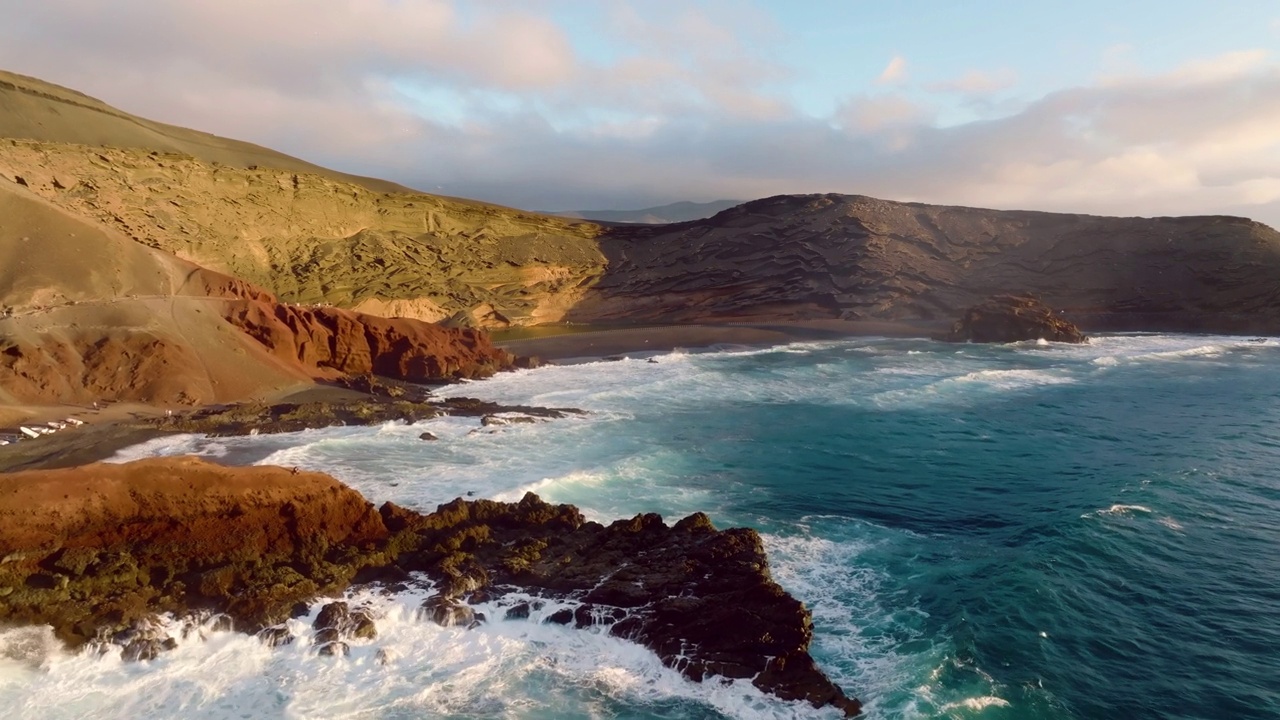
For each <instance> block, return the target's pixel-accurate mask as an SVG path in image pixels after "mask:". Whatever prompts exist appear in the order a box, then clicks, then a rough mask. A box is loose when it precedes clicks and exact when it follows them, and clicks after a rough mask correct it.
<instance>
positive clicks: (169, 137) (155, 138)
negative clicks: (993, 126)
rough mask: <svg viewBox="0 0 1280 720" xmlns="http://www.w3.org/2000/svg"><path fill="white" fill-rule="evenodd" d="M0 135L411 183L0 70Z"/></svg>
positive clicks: (381, 185)
mask: <svg viewBox="0 0 1280 720" xmlns="http://www.w3.org/2000/svg"><path fill="white" fill-rule="evenodd" d="M0 137H7V138H21V139H26V140H38V141H46V142H67V143H79V144H82V145H93V146H110V147H132V148H147V149H148V150H157V151H160V152H172V153H180V154H183V155H189V156H192V157H197V158H200V159H201V160H204V161H206V162H210V163H218V164H222V165H229V166H232V167H239V168H247V167H250V166H253V165H263V166H267V167H273V168H279V169H281V170H296V171H298V172H308V173H316V174H319V175H324V176H327V177H331V178H334V179H337V180H341V181H343V182H352V183H356V184H359V185H362V186H364V187H367V188H369V189H370V190H375V191H378V192H402V191H408V188H406V187H404V186H402V185H398V184H396V183H393V182H388V181H386V180H379V179H377V178H368V177H361V176H358V175H349V174H347V173H341V172H337V171H335V170H330V169H328V168H324V167H321V166H319V165H314V164H312V163H309V162H307V161H305V160H300V159H298V158H295V157H291V156H289V155H285V154H284V153H281V152H276V151H275V150H272V149H270V148H265V147H262V146H260V145H254V144H253V143H247V142H243V141H240V140H232V139H229V138H224V137H219V136H217V135H211V134H209V133H206V132H200V131H198V130H190V129H188V128H184V127H178V126H176V125H168V124H165V123H160V122H155V121H154V120H147V119H145V118H140V117H138V116H136V115H130V114H129V113H126V112H123V111H121V110H118V109H116V108H114V107H112V106H110V105H108V104H106V103H104V102H102V101H101V100H98V99H96V98H92V97H89V96H88V95H85V94H83V93H80V92H76V91H75V90H70V89H67V88H64V87H61V86H59V85H54V84H53V83H50V82H45V81H44V80H39V79H37V78H33V77H27V76H25V75H18V74H16V73H11V72H5V71H3V70H0Z"/></svg>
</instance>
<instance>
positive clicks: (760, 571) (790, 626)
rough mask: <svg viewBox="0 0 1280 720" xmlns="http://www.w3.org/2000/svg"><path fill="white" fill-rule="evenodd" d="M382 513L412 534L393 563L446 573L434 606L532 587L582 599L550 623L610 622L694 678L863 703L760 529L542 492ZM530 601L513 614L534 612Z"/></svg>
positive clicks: (613, 629) (818, 700) (819, 702)
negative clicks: (830, 661) (836, 673)
mask: <svg viewBox="0 0 1280 720" xmlns="http://www.w3.org/2000/svg"><path fill="white" fill-rule="evenodd" d="M381 512H382V515H383V518H384V520H385V522H386V523H387V526H388V527H389V528H392V529H393V530H402V531H408V532H409V533H411V534H412V535H413V536H416V538H415V540H414V544H413V548H412V549H410V550H408V551H407V552H405V553H404V554H402V555H401V556H400V557H399V558H398V559H397V561H396V565H397V567H398V568H399V569H402V570H425V571H427V572H429V573H432V574H433V575H434V576H435V577H437V578H438V579H439V581H440V587H441V588H442V591H441V593H440V595H439V596H437V597H439V598H441V600H437V601H435V602H436V603H437V605H436V606H435V607H436V608H437V609H436V612H439V608H440V607H441V605H440V603H445V602H448V601H450V600H454V601H455V602H456V599H466V598H475V597H481V598H484V599H492V598H495V597H499V598H500V597H501V596H502V595H503V594H504V593H507V592H510V591H513V590H522V591H534V592H537V593H538V594H539V595H540V596H542V597H543V598H544V599H546V601H548V602H549V601H551V600H553V599H554V600H558V601H561V602H564V601H570V602H571V604H572V605H574V606H575V607H574V609H572V610H568V609H565V610H562V611H561V612H560V613H559V616H557V615H552V616H551V617H549V618H548V620H549V621H552V622H561V623H564V624H570V623H572V624H574V625H577V626H578V627H584V626H591V625H604V626H606V627H607V628H608V631H609V632H610V633H611V634H613V635H617V636H619V637H622V638H626V639H630V640H633V641H635V642H638V643H640V644H642V645H644V646H646V647H648V648H650V649H652V650H653V651H654V652H655V653H657V654H658V656H659V657H661V658H662V660H663V662H664V663H666V664H667V665H669V666H671V667H673V668H676V669H677V670H679V671H680V672H682V673H683V674H684V675H685V676H686V677H688V678H690V679H692V680H695V681H699V682H700V681H702V680H704V679H707V678H710V677H712V676H718V677H726V678H740V679H750V680H751V681H752V682H753V683H754V684H755V685H756V686H757V687H759V688H760V689H761V690H764V691H765V692H768V693H772V694H774V695H777V696H779V697H782V698H784V699H787V700H804V701H807V702H809V703H811V704H813V705H814V706H816V707H823V706H827V705H833V706H836V707H838V708H840V709H841V710H842V711H844V712H845V713H846V714H849V715H853V714H857V712H858V710H859V707H860V705H859V703H858V701H857V700H855V699H853V698H849V697H847V696H845V694H844V693H843V691H841V690H840V688H838V687H836V686H835V685H834V684H833V683H831V681H830V680H829V679H827V678H826V676H825V675H823V674H822V672H821V671H820V670H819V669H818V668H817V667H816V665H815V664H814V661H813V658H812V657H811V656H810V655H809V652H808V649H809V642H810V640H811V639H812V636H813V623H812V618H811V617H810V615H809V611H808V610H807V609H805V607H804V606H803V605H802V604H801V603H800V602H799V601H797V600H796V599H795V598H793V597H791V596H790V595H788V594H787V593H786V591H784V590H783V589H782V588H781V587H780V586H779V585H778V584H777V583H775V582H774V581H773V580H772V578H770V576H769V563H768V559H767V558H766V556H765V553H764V547H763V545H762V544H761V540H760V536H759V535H758V534H757V533H756V532H755V531H754V530H747V529H732V530H716V529H715V527H714V526H713V525H712V524H711V521H710V519H708V518H707V516H706V515H703V514H701V513H699V514H695V515H691V516H689V517H687V518H685V519H683V520H681V521H680V522H678V523H676V524H675V525H674V526H668V525H666V524H665V523H663V521H662V518H661V517H659V516H658V515H654V514H649V515H640V516H637V517H634V518H632V519H630V520H619V521H617V522H614V523H613V524H611V525H608V526H602V525H599V524H597V523H593V522H585V521H584V520H583V518H582V516H581V514H580V513H579V512H578V511H577V510H576V509H574V508H572V507H570V506H566V505H561V506H555V507H553V506H550V505H547V504H546V503H543V502H542V501H540V500H539V499H538V498H537V497H536V496H534V495H532V494H529V495H526V496H525V497H524V499H523V500H521V501H520V502H519V503H516V504H506V503H495V502H490V501H486V500H477V501H475V502H464V501H462V500H455V501H454V502H452V503H449V504H448V505H443V506H441V507H440V508H439V509H438V510H437V511H436V512H435V513H433V514H431V515H426V516H414V515H413V514H412V513H408V512H406V511H404V510H403V509H401V508H397V507H395V506H392V505H389V504H388V505H385V506H383V508H382V510H381ZM523 602H524V601H516V602H512V603H511V604H510V610H509V611H508V616H509V617H520V616H522V615H523V616H526V617H527V616H528V614H529V608H528V607H527V606H526V607H523V608H522V607H519V606H520V605H522V604H523ZM511 611H514V614H511Z"/></svg>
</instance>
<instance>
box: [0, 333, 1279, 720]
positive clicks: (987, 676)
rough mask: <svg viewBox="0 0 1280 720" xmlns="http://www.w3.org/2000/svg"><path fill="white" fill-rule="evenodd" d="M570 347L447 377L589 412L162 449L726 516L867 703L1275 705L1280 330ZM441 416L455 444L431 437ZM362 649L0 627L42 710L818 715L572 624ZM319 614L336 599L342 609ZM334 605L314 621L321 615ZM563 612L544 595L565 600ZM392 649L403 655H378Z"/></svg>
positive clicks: (1175, 708) (908, 714)
mask: <svg viewBox="0 0 1280 720" xmlns="http://www.w3.org/2000/svg"><path fill="white" fill-rule="evenodd" d="M653 360H655V361H656V362H649V361H648V360H647V359H644V358H631V359H626V360H622V361H617V362H594V363H586V364H578V365H566V366H554V367H545V368H540V369H537V370H530V371H519V372H514V373H509V374H504V375H501V376H499V377H497V378H493V379H490V380H485V381H481V382H474V383H465V384H460V385H455V386H450V387H448V388H445V389H444V390H442V391H441V394H445V395H463V396H470V397H478V398H483V399H488V400H496V401H501V402H504V403H522V404H535V405H547V406H561V407H576V408H582V409H584V410H587V411H589V412H588V414H587V415H584V416H582V417H571V418H567V419H562V420H554V421H549V422H544V423H538V424H533V425H512V426H504V427H494V428H481V427H480V425H479V422H478V421H477V420H476V419H465V418H441V419H436V420H431V421H428V422H424V423H420V424H418V425H415V426H412V427H409V426H404V425H397V424H387V425H384V426H380V427H370V428H332V429H326V430H316V431H307V432H303V433H297V434H291V435H279V436H257V437H245V438H234V439H216V440H215V439H206V438H202V437H196V436H177V437H169V438H163V439H160V440H156V441H153V442H150V443H147V444H145V445H142V446H138V447H134V448H130V449H128V450H126V451H123V452H122V453H120V454H119V455H118V457H117V458H116V459H117V460H126V459H130V458H136V457H143V456H152V455H168V454H180V453H198V454H202V455H207V456H212V457H216V458H220V459H221V460H222V461H224V462H232V463H270V464H280V465H287V466H299V467H303V468H308V469H316V470H323V471H326V472H330V473H332V474H333V475H335V476H337V477H338V478H340V479H342V480H343V481H345V482H347V483H348V484H350V485H352V486H353V487H355V488H356V489H358V490H359V491H360V492H362V493H364V495H365V496H366V497H368V498H369V499H370V500H371V501H373V502H375V503H381V502H383V501H386V500H391V501H394V502H396V503H400V504H402V505H406V506H410V507H414V508H417V509H420V510H430V509H433V508H434V507H435V505H436V504H438V503H441V502H445V501H448V500H450V499H452V498H454V497H457V496H460V495H466V494H468V493H474V494H475V496H477V497H490V498H497V499H506V500H514V499H518V498H519V497H520V496H522V495H523V494H524V493H525V492H527V491H534V492H537V493H538V494H540V495H541V496H542V497H544V498H546V499H548V500H551V501H556V502H567V503H573V504H575V505H577V506H579V507H580V508H582V509H583V511H584V513H585V514H586V515H587V516H588V517H590V518H591V519H596V520H601V521H608V520H612V519H616V518H621V517H628V516H631V515H634V514H636V513H641V512H659V513H662V514H663V515H664V516H665V517H666V518H667V519H668V521H670V522H674V521H675V520H676V519H678V518H680V517H682V516H684V515H686V514H688V513H691V512H694V511H699V510H701V511H705V512H707V513H708V514H709V515H710V516H711V518H712V519H713V521H714V522H715V523H716V524H717V525H718V526H720V527H728V526H737V525H745V526H750V527H753V528H756V529H758V530H759V531H760V532H761V533H762V535H763V537H764V538H765V544H766V548H767V550H768V552H769V557H770V563H771V569H772V573H773V575H774V577H775V579H776V580H777V581H778V582H779V583H781V584H782V585H783V586H784V587H785V588H786V589H787V590H789V591H790V592H791V593H792V594H794V595H795V596H797V597H798V598H800V599H801V600H803V601H804V602H805V603H806V604H807V605H808V606H809V607H810V608H811V609H812V611H813V614H814V620H815V638H814V646H813V654H814V656H815V657H816V658H817V660H818V662H819V663H820V665H821V666H822V667H823V668H824V669H825V670H826V671H827V673H828V674H829V675H830V676H831V677H832V679H833V680H835V681H836V682H837V683H838V684H840V685H841V686H842V687H844V688H845V690H846V691H847V692H849V694H851V695H856V696H857V697H859V698H861V699H862V700H863V702H864V703H865V714H866V717H869V718H992V719H996V718H1018V719H1020V720H1022V719H1036V718H1280V342H1278V341H1277V340H1276V339H1261V338H1257V339H1250V338H1240V337H1216V336H1200V335H1196V336H1191V335H1153V334H1134V335H1110V336H1103V337H1098V338H1095V339H1094V340H1092V341H1091V342H1090V343H1089V344H1087V345H1081V346H1067V345H1056V344H1049V345H1046V344H1043V343H1041V344H1036V343H1026V344H1014V345H996V346H977V345H948V344H943V343H936V342H931V341H927V340H905V339H881V338H858V339H850V340H841V341H832V342H817V343H802V344H794V345H789V346H782V347H776V348H769V349H749V348H719V349H716V350H714V351H711V352H697V353H694V352H689V353H683V352H674V353H667V354H661V355H657V356H655V357H654V358H653ZM424 431H430V432H432V433H434V434H435V435H437V436H439V438H440V439H439V441H436V442H424V441H422V440H419V439H418V435H419V434H420V433H422V432H424ZM362 599H363V600H366V601H368V602H371V603H373V604H375V605H376V606H377V607H378V608H379V609H380V611H381V612H383V613H385V617H384V618H383V619H382V620H380V621H379V629H380V636H379V638H378V639H376V640H372V641H355V642H353V645H352V652H351V655H350V656H349V657H348V658H345V659H336V660H335V659H332V658H320V657H316V656H315V655H314V651H313V650H312V649H311V648H309V647H308V645H307V642H306V640H305V638H306V637H307V636H309V633H310V630H309V627H308V626H307V618H302V619H300V620H298V621H294V622H295V624H296V626H297V630H298V631H299V633H301V634H302V635H303V636H304V639H303V640H302V641H300V642H298V643H295V644H294V645H292V646H288V647H284V648H277V649H274V650H271V649H267V648H264V647H262V646H261V645H260V644H259V643H258V642H257V641H255V640H253V639H252V638H248V637H245V636H241V635H236V634H232V633H210V634H209V636H208V639H207V640H203V641H201V640H197V639H194V638H192V639H189V640H186V641H183V642H182V643H181V644H180V645H179V647H178V648H177V649H176V650H174V651H172V652H170V653H168V654H166V655H163V656H161V657H160V658H158V659H157V660H154V661H151V662H146V663H123V662H122V661H120V659H119V658H118V657H116V656H114V655H107V656H105V657H97V656H89V655H88V654H82V655H72V654H68V653H66V652H63V651H61V650H59V649H57V648H56V647H55V645H54V643H53V641H52V639H51V637H50V636H49V634H48V632H47V631H45V630H41V629H22V630H8V631H5V632H3V633H0V707H4V708H7V709H8V710H7V711H6V712H4V715H5V716H6V717H21V718H130V719H135V718H151V717H183V718H211V719H212V718H217V719H230V718H258V717H271V718H274V717H284V718H583V719H586V718H593V719H594V718H673V719H674V718H793V717H797V718H801V717H834V713H833V712H832V711H830V710H827V711H817V710H814V709H813V708H811V707H808V706H805V705H796V704H789V703H784V702H781V701H777V700H774V699H772V698H769V697H766V696H764V695H762V694H761V693H759V692H757V691H755V690H754V689H753V688H751V687H750V686H749V685H746V684H744V683H734V684H725V683H720V682H708V683H704V684H695V683H691V682H687V681H685V680H683V679H682V678H681V677H680V676H679V675H678V674H677V673H675V672H673V671H671V670H669V669H667V668H664V667H663V666H662V665H661V663H659V662H658V661H657V659H656V658H655V657H654V656H653V655H652V654H650V653H649V652H647V651H646V650H644V649H643V648H640V647H638V646H635V645H632V644H630V643H627V642H624V641H621V640H617V639H614V638H610V637H607V636H605V635H601V634H599V633H595V632H591V631H584V630H574V629H571V628H564V627H561V626H556V625H543V624H540V623H538V622H536V620H537V616H536V615H535V617H534V618H533V620H534V621H533V622H527V621H496V622H490V623H488V624H486V625H484V626H482V627H480V628H479V629H476V630H472V631H466V630H462V629H459V628H441V627H437V626H435V625H432V624H430V623H426V622H418V621H415V620H414V619H413V612H412V610H413V608H414V607H415V606H416V604H417V602H418V601H419V600H420V598H416V597H405V596H391V597H388V596H383V595H378V594H366V595H364V596H362ZM316 609H318V605H317V608H316ZM316 609H313V611H312V612H313V614H314V612H316ZM552 611H554V608H548V609H546V610H545V611H544V612H545V613H550V612H552ZM379 650H384V651H386V652H387V654H389V656H390V657H391V658H392V660H391V662H390V663H388V664H386V665H382V664H379V663H378V662H375V660H374V658H375V655H376V653H377V652H378V651H379Z"/></svg>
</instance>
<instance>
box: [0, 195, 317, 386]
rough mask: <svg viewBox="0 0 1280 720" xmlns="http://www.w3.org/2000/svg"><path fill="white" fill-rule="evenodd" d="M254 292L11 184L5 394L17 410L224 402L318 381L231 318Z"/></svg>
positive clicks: (0, 333)
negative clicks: (233, 303) (226, 314)
mask: <svg viewBox="0 0 1280 720" xmlns="http://www.w3.org/2000/svg"><path fill="white" fill-rule="evenodd" d="M225 297H244V298H249V299H253V300H255V301H264V300H267V299H269V296H268V295H266V294H265V293H261V291H256V292H255V290H254V289H253V288H251V287H249V286H247V285H246V284H245V283H243V282H240V281H237V280H234V279H232V278H228V277H225V276H221V275H219V274H217V273H211V272H209V271H206V270H203V269H202V268H198V267H196V266H193V265H191V264H190V263H186V262H184V261H182V260H179V259H178V258H175V257H172V256H169V255H166V254H165V253H161V252H158V251H156V250H153V249H151V248H147V247H143V246H141V245H139V244H137V243H135V242H133V241H131V240H129V239H128V238H124V237H121V236H120V235H118V234H116V233H113V232H110V231H106V230H104V229H103V228H100V227H97V226H94V225H92V224H90V223H87V222H84V221H83V220H81V219H79V218H76V217H73V216H71V215H68V214H67V213H65V212H63V211H61V210H59V209H58V208H56V207H54V206H52V205H51V204H49V203H47V202H45V201H43V200H41V199H39V198H37V197H34V196H33V195H31V194H30V193H27V192H25V191H22V190H21V189H20V188H14V187H13V186H2V185H0V309H2V310H3V312H4V316H3V317H0V337H2V338H3V341H0V388H3V390H4V392H5V394H6V395H7V396H8V398H7V399H8V400H9V402H10V403H23V404H31V405H42V404H51V403H68V404H79V405H87V404H89V403H91V402H94V401H97V400H113V401H130V402H142V403H155V404H172V403H200V402H220V401H225V400H232V399H239V398H242V397H247V396H250V395H254V394H259V393H263V394H265V393H272V392H275V391H278V390H280V389H283V388H286V387H289V386H293V385H297V384H300V383H305V382H308V380H309V378H308V376H307V375H306V374H305V373H302V372H300V371H299V369H298V368H295V367H289V366H288V365H285V364H282V363H280V362H279V361H278V360H276V359H274V358H273V357H272V356H271V355H270V353H268V352H267V351H266V350H265V348H263V347H262V346H261V344H260V343H256V342H253V341H252V339H250V338H248V337H247V336H245V335H244V334H243V333H242V332H239V331H238V330H237V329H236V328H235V327H234V326H232V325H231V324H229V323H227V322H226V321H225V320H223V319H222V309H221V308H222V305H223V304H224V303H225V302H226V301H225V299H224V298H225Z"/></svg>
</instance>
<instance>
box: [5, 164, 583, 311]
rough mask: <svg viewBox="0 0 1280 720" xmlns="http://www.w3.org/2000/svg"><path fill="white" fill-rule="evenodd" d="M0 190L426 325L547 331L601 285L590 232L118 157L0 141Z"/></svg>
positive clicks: (412, 198) (475, 206)
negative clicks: (5, 184) (17, 190)
mask: <svg viewBox="0 0 1280 720" xmlns="http://www.w3.org/2000/svg"><path fill="white" fill-rule="evenodd" d="M0 179H7V180H9V181H12V182H19V183H21V184H23V185H25V186H26V187H28V188H29V189H31V190H32V191H33V192H36V193H37V194H39V195H41V196H42V197H44V198H46V199H48V200H49V201H51V202H53V203H55V204H57V205H58V206H59V207H62V208H64V209H65V210H68V211H69V212H72V213H75V214H77V215H81V216H84V217H87V218H91V219H93V220H95V221H98V222H101V223H103V224H105V225H107V226H109V227H113V228H115V229H117V230H119V231H120V232H122V233H123V234H125V235H128V236H129V237H132V238H134V239H136V240H138V241H139V242H142V243H144V244H147V245H150V246H152V247H157V248H162V249H164V250H167V251H169V252H172V253H174V254H176V255H178V256H179V257H182V258H184V259H187V260H190V261H192V262H195V263H197V264H199V265H202V266H204V267H208V268H211V269H214V270H218V271H221V272H225V273H228V274H230V275H234V276H236V277H240V278H244V279H245V280H248V281H250V282H254V283H257V284H259V285H262V286H263V287H266V288H268V289H270V290H271V291H272V292H274V293H276V294H277V295H278V296H279V297H280V298H281V299H282V300H284V301H286V302H295V303H328V304H333V305H338V306H340V307H346V308H353V309H357V310H362V311H369V312H373V313H386V314H396V315H401V316H405V317H414V318H417V319H421V320H426V321H429V322H434V321H438V320H442V319H446V318H450V317H453V316H457V320H458V321H459V322H461V323H462V324H470V325H479V326H488V327H506V326H508V325H525V324H538V323H545V322H556V321H559V320H561V319H562V318H563V316H564V314H565V313H566V312H567V311H568V309H569V308H571V307H572V306H574V305H575V304H577V303H578V302H579V301H580V300H581V298H582V297H583V296H584V295H585V293H586V292H587V288H588V287H589V286H590V285H591V284H592V283H594V282H595V281H596V280H597V279H598V278H599V277H600V276H601V275H602V274H603V272H604V269H605V268H604V263H605V258H604V256H603V255H602V254H601V253H600V251H599V249H598V246H597V241H596V240H595V238H596V236H597V235H598V234H599V232H600V231H601V228H600V227H599V226H597V225H594V224H590V223H582V222H574V221H570V220H564V219H559V218H548V217H542V216H538V215H533V214H529V213H522V212H520V211H516V210H510V209H507V208H500V207H496V206H492V205H486V204H483V203H474V202H466V201H459V200H452V199H448V198H441V197H435V196H430V195H420V194H387V193H377V192H372V191H370V190H368V189H366V188H364V187H361V186H359V185H355V184H352V183H345V182H341V181H338V180H334V179H331V178H328V177H324V176H320V175H315V174H306V173H295V172H288V171H281V170H275V169H253V170H249V169H236V168H231V167H226V166H215V165H211V164H208V163H205V162H202V161H200V160H196V159H194V158H191V157H188V156H179V155H167V154H160V153H149V152H146V151H142V150H130V149H97V148H89V147H85V146H79V145H65V144H57V143H35V142H28V141H16V140H10V141H0Z"/></svg>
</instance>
